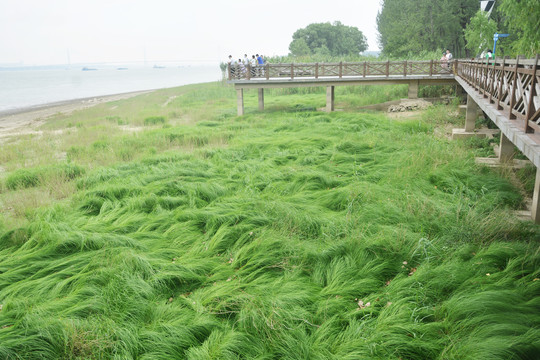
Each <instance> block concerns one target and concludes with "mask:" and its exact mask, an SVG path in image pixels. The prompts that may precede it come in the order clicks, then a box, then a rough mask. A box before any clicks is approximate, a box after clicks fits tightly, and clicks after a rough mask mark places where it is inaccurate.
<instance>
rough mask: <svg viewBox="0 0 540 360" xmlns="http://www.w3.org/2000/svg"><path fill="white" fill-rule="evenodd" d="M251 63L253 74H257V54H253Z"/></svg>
mask: <svg viewBox="0 0 540 360" xmlns="http://www.w3.org/2000/svg"><path fill="white" fill-rule="evenodd" d="M249 65H250V66H251V76H255V75H256V74H257V59H255V55H251V59H250V60H249Z"/></svg>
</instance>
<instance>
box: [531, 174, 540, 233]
mask: <svg viewBox="0 0 540 360" xmlns="http://www.w3.org/2000/svg"><path fill="white" fill-rule="evenodd" d="M539 201H540V168H536V181H535V183H534V194H533V200H532V205H531V217H532V221H534V222H535V223H536V224H539V223H540V203H539Z"/></svg>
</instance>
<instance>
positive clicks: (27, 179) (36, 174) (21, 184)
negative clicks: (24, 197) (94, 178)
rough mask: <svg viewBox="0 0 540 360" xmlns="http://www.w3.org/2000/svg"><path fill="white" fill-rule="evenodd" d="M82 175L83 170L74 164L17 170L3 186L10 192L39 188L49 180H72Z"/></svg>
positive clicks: (8, 177)
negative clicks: (59, 178)
mask: <svg viewBox="0 0 540 360" xmlns="http://www.w3.org/2000/svg"><path fill="white" fill-rule="evenodd" d="M84 173H85V169H84V168H83V167H81V166H78V165H75V164H61V165H53V166H44V167H36V168H27V169H18V170H15V171H13V172H12V173H10V174H9V175H8V176H7V178H6V181H5V185H6V188H8V189H10V190H17V189H26V188H31V187H36V186H39V185H40V184H41V183H42V182H44V181H47V180H48V179H51V178H55V177H56V178H57V177H61V178H63V179H67V180H72V179H75V178H78V177H80V176H81V175H83V174H84Z"/></svg>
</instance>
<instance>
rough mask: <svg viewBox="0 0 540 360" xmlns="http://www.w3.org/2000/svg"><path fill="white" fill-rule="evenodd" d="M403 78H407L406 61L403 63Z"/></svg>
mask: <svg viewBox="0 0 540 360" xmlns="http://www.w3.org/2000/svg"><path fill="white" fill-rule="evenodd" d="M403 77H407V60H405V61H404V62H403Z"/></svg>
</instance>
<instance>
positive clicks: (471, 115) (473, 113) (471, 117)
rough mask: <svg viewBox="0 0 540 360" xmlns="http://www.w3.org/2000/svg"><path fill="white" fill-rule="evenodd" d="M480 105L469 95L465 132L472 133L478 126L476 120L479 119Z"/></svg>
mask: <svg viewBox="0 0 540 360" xmlns="http://www.w3.org/2000/svg"><path fill="white" fill-rule="evenodd" d="M479 109H480V108H479V107H478V104H476V103H475V102H474V99H473V98H472V97H471V96H470V95H467V113H466V114H465V132H472V131H474V128H475V126H476V118H477V117H478V110H479Z"/></svg>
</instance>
